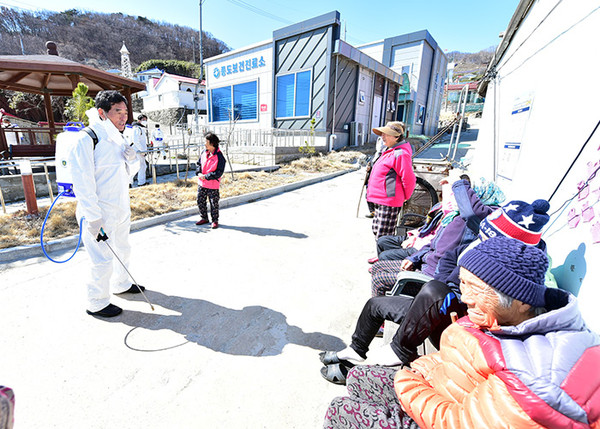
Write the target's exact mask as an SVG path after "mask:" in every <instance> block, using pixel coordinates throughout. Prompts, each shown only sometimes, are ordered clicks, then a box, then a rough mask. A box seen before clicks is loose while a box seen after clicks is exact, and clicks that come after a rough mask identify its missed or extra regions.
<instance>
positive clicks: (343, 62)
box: [327, 57, 358, 131]
mask: <svg viewBox="0 0 600 429" xmlns="http://www.w3.org/2000/svg"><path fill="white" fill-rule="evenodd" d="M338 58H339V59H338V61H337V80H336V76H335V74H336V60H335V59H333V60H332V67H331V70H332V71H331V78H330V79H331V82H332V84H331V87H330V89H329V92H330V95H329V101H330V106H331V107H330V109H329V115H328V120H327V130H329V131H331V129H332V127H333V114H334V111H335V130H336V131H342V130H344V126H345V125H348V123H349V122H351V121H353V120H354V116H355V108H356V93H357V90H356V88H357V84H358V65H357V64H355V63H354V62H351V61H348V60H347V59H346V58H344V57H338ZM334 91H335V92H336V95H335V97H334ZM334 98H335V109H334V107H333V101H334Z"/></svg>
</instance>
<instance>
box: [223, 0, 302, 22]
mask: <svg viewBox="0 0 600 429" xmlns="http://www.w3.org/2000/svg"><path fill="white" fill-rule="evenodd" d="M227 1H228V2H229V3H231V4H234V5H236V6H239V7H242V8H244V9H246V10H249V11H250V12H254V13H256V14H258V15H262V16H264V17H265V18H271V19H274V20H275V21H279V22H282V23H284V24H293V22H292V21H289V20H287V19H285V18H281V17H279V16H277V15H273V14H272V13H270V12H267V11H266V10H263V9H260V8H258V7H256V6H252V5H251V4H249V3H246V2H245V1H243V0H227Z"/></svg>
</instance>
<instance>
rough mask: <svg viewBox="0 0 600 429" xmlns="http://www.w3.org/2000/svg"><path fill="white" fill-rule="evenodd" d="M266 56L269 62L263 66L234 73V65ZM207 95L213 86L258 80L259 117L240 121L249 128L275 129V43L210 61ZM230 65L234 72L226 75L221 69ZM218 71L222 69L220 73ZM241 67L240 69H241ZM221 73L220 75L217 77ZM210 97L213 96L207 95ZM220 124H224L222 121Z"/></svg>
mask: <svg viewBox="0 0 600 429" xmlns="http://www.w3.org/2000/svg"><path fill="white" fill-rule="evenodd" d="M253 58H259V59H260V58H262V59H263V60H264V62H265V65H264V66H263V67H257V68H255V69H251V70H250V71H246V70H244V71H243V72H239V71H238V72H237V73H233V65H234V64H239V62H241V61H244V62H245V61H246V60H251V59H253ZM205 63H206V67H207V75H206V87H207V96H208V94H209V91H210V89H213V88H220V87H223V86H228V85H235V84H237V83H244V82H250V81H252V80H256V79H258V120H256V121H239V122H238V124H240V126H242V127H243V128H245V129H270V128H272V120H271V118H272V113H273V49H272V45H271V42H268V43H263V44H259V45H254V46H251V47H248V48H245V49H240V50H236V51H232V52H228V53H226V54H222V55H219V56H218V57H215V58H214V59H213V60H212V61H211V60H210V59H209V60H207V61H206V62H205ZM228 66H230V70H231V71H232V73H231V74H226V75H224V76H223V75H222V73H221V69H222V67H225V68H226V70H227V67H228ZM215 70H218V72H216V71H215ZM238 70H239V69H238ZM217 74H218V76H217ZM207 100H209V98H208V97H207ZM219 124H223V123H222V122H220V123H219Z"/></svg>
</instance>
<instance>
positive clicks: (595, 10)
mask: <svg viewBox="0 0 600 429" xmlns="http://www.w3.org/2000/svg"><path fill="white" fill-rule="evenodd" d="M598 10H600V6H598V7H596V8H595V9H594V10H592V11H591V12H589V13H588V14H587V15H586V16H584V17H583V18H581V19H580V20H579V21H577V22H576V23H574V24H573V25H571V26H570V27H569V28H567V29H566V30H564V31H563V32H562V33H560V34H558V35H557V36H556V37H554V38H553V39H552V40H550V41H549V42H548V43H546V44H545V45H544V46H542V47H541V48H539V49H538V50H537V51H535V52H533V53H532V54H531V55H530V56H528V57H527V58H525V59H524V60H523V61H522V62H521V63H520V64H519V65H518V66H516V67H515V68H513V69H512V70H511V71H509V72H508V73H506V74H503V75H502V78H505V77H507V76H510V75H511V74H512V73H514V72H515V71H516V70H518V69H520V68H521V67H522V66H523V65H524V64H525V63H526V62H527V61H529V60H530V59H531V58H533V57H534V56H536V55H537V54H539V53H540V52H541V51H543V50H544V49H546V48H547V47H548V46H550V45H551V44H552V43H554V42H556V41H557V40H558V39H559V38H561V37H562V36H564V35H565V34H566V33H568V32H569V31H571V30H572V29H573V28H575V27H576V26H577V25H579V24H581V23H582V22H583V21H585V20H586V19H588V18H589V17H590V16H591V15H592V14H593V13H595V12H597V11H598ZM544 19H545V18H544ZM536 28H537V27H536ZM529 37H531V35H529V36H528V37H527V39H525V40H524V41H523V43H525V42H526V41H527V40H528V39H529ZM523 43H521V45H519V48H520V47H521V46H522V45H523ZM517 49H518V48H517ZM515 53H516V51H515V52H513V54H512V55H511V56H510V57H509V58H508V59H507V60H506V61H508V60H509V59H510V58H512V56H513V55H514V54H515ZM505 65H506V62H505V63H504V66H505ZM504 66H501V67H500V69H501V68H503V67H504Z"/></svg>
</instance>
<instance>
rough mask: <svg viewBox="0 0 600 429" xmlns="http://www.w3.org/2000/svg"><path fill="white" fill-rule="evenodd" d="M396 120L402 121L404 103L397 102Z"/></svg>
mask: <svg viewBox="0 0 600 429" xmlns="http://www.w3.org/2000/svg"><path fill="white" fill-rule="evenodd" d="M396 120H397V121H400V122H404V104H400V103H398V109H397V110H396Z"/></svg>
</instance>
